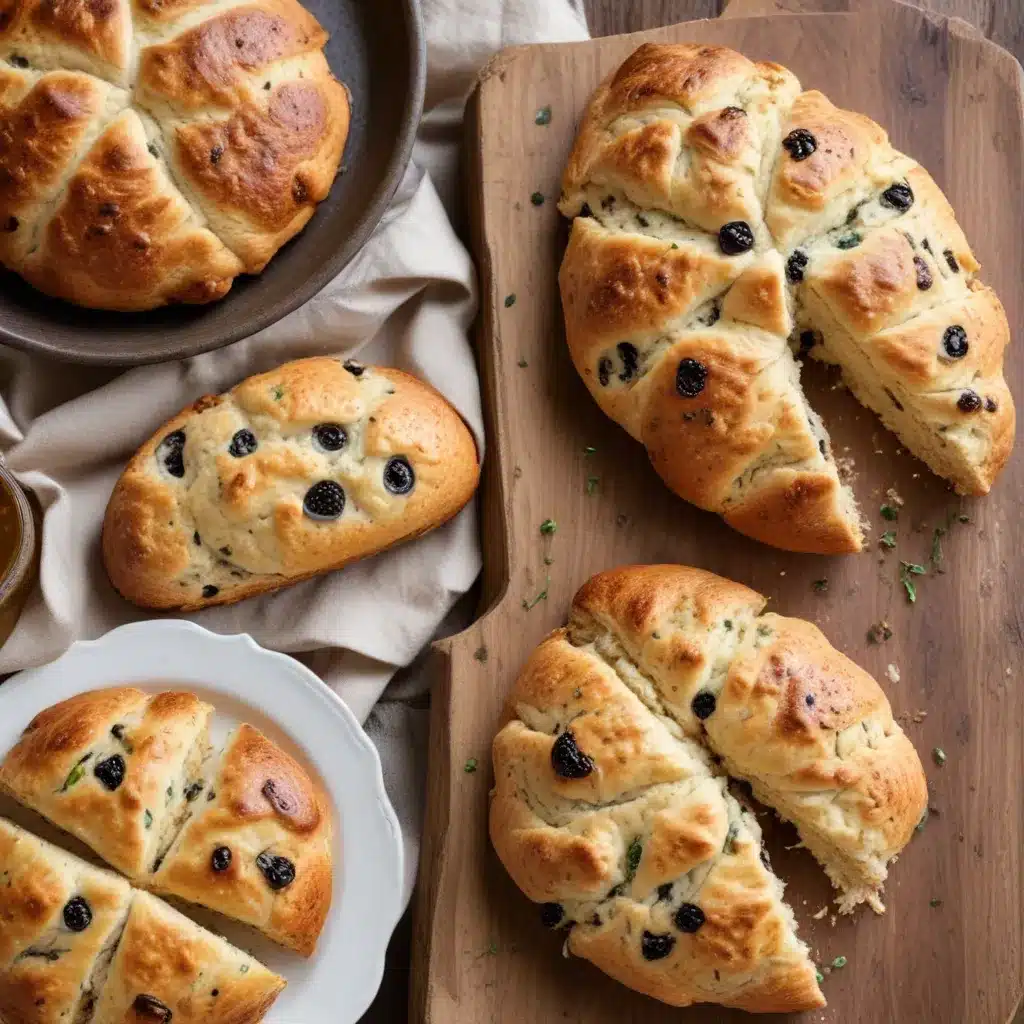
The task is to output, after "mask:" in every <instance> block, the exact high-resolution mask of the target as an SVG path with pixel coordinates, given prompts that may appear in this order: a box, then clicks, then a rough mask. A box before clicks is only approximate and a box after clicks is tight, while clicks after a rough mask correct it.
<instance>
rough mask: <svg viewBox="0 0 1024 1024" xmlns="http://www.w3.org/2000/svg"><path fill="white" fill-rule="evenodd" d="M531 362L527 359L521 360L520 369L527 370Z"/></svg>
mask: <svg viewBox="0 0 1024 1024" xmlns="http://www.w3.org/2000/svg"><path fill="white" fill-rule="evenodd" d="M529 365H530V364H529V363H528V362H527V361H526V360H525V359H520V360H519V369H521V370H525V369H526V368H527V367H528V366H529Z"/></svg>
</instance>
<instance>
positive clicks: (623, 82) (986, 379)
mask: <svg viewBox="0 0 1024 1024" xmlns="http://www.w3.org/2000/svg"><path fill="white" fill-rule="evenodd" d="M559 208H560V209H561V211H562V212H563V213H564V214H565V215H566V216H567V217H571V218H573V223H572V230H571V233H570V238H569V245H568V248H567V250H566V253H565V257H564V260H563V262H562V266H561V272H560V275H559V283H560V287H561V294H562V305H563V309H564V313H565V327H566V337H567V339H568V343H569V349H570V351H571V354H572V358H573V362H574V363H575V365H576V369H577V370H578V371H579V373H580V375H581V377H582V378H583V380H584V382H585V384H586V385H587V387H588V389H589V390H590V392H591V394H592V395H593V396H594V398H595V399H596V400H597V402H598V404H599V405H600V406H601V408H602V409H603V410H604V411H605V413H607V414H608V416H610V417H611V418H612V419H613V420H615V421H616V422H617V423H619V424H620V425H621V426H623V427H624V428H625V429H626V430H628V431H629V433H630V434H631V435H632V436H633V437H635V438H636V439H637V440H638V441H640V442H642V443H643V444H644V445H645V447H646V449H647V452H648V455H649V456H650V459H651V462H652V463H653V465H654V468H655V469H656V470H657V471H658V473H659V474H660V475H661V477H662V478H663V479H664V480H665V482H666V483H667V484H668V486H669V487H671V488H672V490H674V491H675V492H676V493H677V494H679V495H681V496H682V497H684V498H686V499H687V500H688V501H691V502H693V503H694V504H696V505H699V506H700V507H701V508H705V509H708V510H710V511H712V512H716V513H718V514H719V515H721V516H722V517H723V518H724V519H725V520H726V521H727V522H728V523H729V524H730V525H732V526H733V527H735V528H736V529H737V530H739V531H741V532H742V533H745V534H747V535H748V536H750V537H753V538H755V539H757V540H761V541H764V542H765V543H768V544H773V545H775V546H776V547H780V548H785V549H787V550H792V551H804V552H819V553H822V554H840V553H845V552H854V551H859V550H860V549H861V547H862V545H863V530H864V529H865V525H864V523H863V522H862V520H861V517H860V514H859V512H858V509H857V505H856V500H855V498H854V495H853V493H852V491H851V490H850V488H849V487H848V486H847V485H846V484H845V483H844V481H843V479H842V478H841V475H840V472H839V470H838V469H837V466H836V463H835V460H834V458H833V454H832V450H831V445H830V442H829V438H828V434H827V432H826V430H825V428H824V426H823V424H822V422H821V420H820V418H819V417H818V415H817V414H816V413H815V412H814V410H813V409H811V408H810V406H809V405H808V404H807V401H806V399H805V397H804V394H803V391H802V389H801V387H800V362H799V361H798V358H797V357H798V356H799V357H802V356H807V355H810V357H811V358H814V359H819V360H821V361H823V362H827V363H835V364H838V365H839V366H840V367H841V368H842V372H843V377H844V380H845V382H846V384H847V385H848V386H849V388H850V390H851V391H852V392H853V394H854V395H855V396H856V397H857V398H858V399H859V400H860V401H861V402H862V403H863V404H864V405H866V406H867V407H868V408H870V409H872V410H873V411H874V412H876V413H877V414H878V416H879V417H880V418H881V420H882V422H883V423H884V424H885V426H887V427H888V428H889V429H890V430H892V431H893V432H894V433H895V434H897V436H898V437H899V438H900V440H901V441H902V442H903V443H904V445H905V446H906V447H907V448H908V449H909V450H910V451H911V452H913V453H914V454H915V455H917V456H918V457H919V458H921V459H923V460H924V461H925V462H926V463H927V464H928V465H929V467H931V469H932V470H934V472H936V473H937V474H938V475H939V476H942V477H945V478H946V479H948V480H949V481H950V482H951V483H952V484H953V486H954V487H955V488H956V490H957V491H958V492H960V493H962V494H973V495H980V494H985V493H987V492H988V490H989V488H990V487H991V486H992V482H993V481H994V480H995V478H996V476H997V475H998V473H999V471H1000V470H1001V469H1002V467H1003V465H1004V463H1005V462H1006V460H1007V458H1008V457H1009V453H1010V450H1011V448H1012V445H1013V435H1014V420H1015V413H1014V405H1013V399H1012V397H1011V395H1010V392H1009V391H1008V389H1007V386H1006V381H1005V380H1004V378H1003V350H1004V349H1005V347H1006V345H1007V343H1008V341H1009V329H1008V325H1007V321H1006V315H1005V313H1004V311H1003V308H1002V306H1001V304H1000V302H999V299H998V298H997V297H996V295H995V293H994V292H993V291H992V290H991V289H990V288H988V287H986V286H985V285H984V284H983V283H982V282H981V281H980V279H979V278H978V277H977V273H978V269H979V267H978V262H977V260H976V259H975V258H974V255H973V254H972V252H971V249H970V246H969V245H968V243H967V240H966V238H965V237H964V233H963V231H962V230H961V229H960V227H959V225H958V224H957V222H956V218H955V216H954V213H953V211H952V209H951V208H950V205H949V203H948V202H947V201H946V198H945V196H944V195H943V194H942V192H941V191H940V189H939V188H938V186H937V185H936V184H935V182H934V181H933V180H932V179H931V177H930V176H929V174H928V172H927V171H925V170H924V168H922V167H921V166H920V165H918V164H917V163H916V162H915V161H914V160H913V159H911V158H910V157H908V156H905V155H903V154H902V153H899V152H897V151H896V150H895V149H893V147H892V146H891V145H890V143H889V140H888V137H887V135H886V133H885V132H884V131H883V130H882V129H881V128H880V127H879V126H878V125H877V124H875V123H874V122H873V121H871V120H869V119H868V118H867V117H864V116H863V115H861V114H856V113H851V112H849V111H845V110H840V109H838V108H836V107H834V106H833V105H832V104H831V103H830V102H829V101H828V99H826V98H825V96H823V95H822V94H821V93H820V92H801V89H800V83H799V82H798V81H797V80H796V78H795V77H794V76H793V75H792V74H791V73H790V72H789V71H787V70H786V69H785V68H783V67H780V66H779V65H777V64H768V63H756V64H755V63H753V62H752V61H749V60H747V58H746V57H744V56H742V55H741V54H739V53H736V52H735V51H733V50H729V49H725V48H724V47H719V46H706V45H696V44H680V45H656V44H645V45H644V46H642V47H640V49H638V50H637V51H636V52H635V53H634V54H633V55H632V56H631V57H630V58H629V59H628V60H626V62H625V63H624V64H623V65H622V66H621V67H620V68H619V69H618V70H617V71H616V72H615V73H614V74H612V75H611V76H610V77H609V78H608V79H607V80H606V81H605V82H604V83H603V84H602V85H601V86H600V88H599V89H598V90H597V92H596V93H595V95H594V97H593V99H592V100H591V103H590V105H589V107H588V109H587V111H586V113H585V114H584V117H583V120H582V123H581V126H580V129H579V134H578V136H577V139H576V144H575V147H574V149H573V151H572V154H571V156H570V159H569V163H568V166H567V168H566V171H565V175H564V179H563V184H562V198H561V202H560V204H559Z"/></svg>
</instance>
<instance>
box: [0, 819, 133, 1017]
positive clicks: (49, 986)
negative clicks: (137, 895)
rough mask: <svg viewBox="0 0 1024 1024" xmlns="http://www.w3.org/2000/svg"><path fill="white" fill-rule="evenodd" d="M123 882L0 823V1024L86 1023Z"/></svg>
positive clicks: (109, 951)
mask: <svg viewBox="0 0 1024 1024" xmlns="http://www.w3.org/2000/svg"><path fill="white" fill-rule="evenodd" d="M130 904H131V888H130V887H129V885H128V883H127V882H125V881H123V880H122V879H120V878H118V877H117V876H116V875H114V874H111V873H110V872H108V871H101V870H100V869H98V868H94V867H92V866H91V865H89V864H86V863H85V862H84V861H82V860H79V859H78V858H77V857H72V856H70V855H69V854H67V853H65V852H64V851H63V850H60V849H58V848H57V847H56V846H52V845H51V844H50V843H47V842H44V841H43V840H41V839H37V838H36V837H35V836H33V835H32V834H31V833H29V832H26V831H24V830H23V829H21V828H19V827H18V826H17V825H14V824H13V823H11V822H9V821H6V820H5V819H3V818H0V1021H4V1024H88V1022H89V1021H90V1020H91V1019H92V1011H93V1007H94V1004H95V1001H96V999H97V997H98V995H99V992H100V990H101V989H102V987H103V983H104V979H105V977H106V972H107V968H108V967H109V965H110V958H111V957H112V956H113V953H114V947H115V944H116V943H117V940H118V938H119V937H120V935H121V929H122V928H123V927H124V923H125V919H126V918H127V916H128V909H129V906H130Z"/></svg>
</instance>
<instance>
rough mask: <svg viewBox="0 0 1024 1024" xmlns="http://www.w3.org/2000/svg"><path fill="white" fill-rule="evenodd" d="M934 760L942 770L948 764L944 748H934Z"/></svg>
mask: <svg viewBox="0 0 1024 1024" xmlns="http://www.w3.org/2000/svg"><path fill="white" fill-rule="evenodd" d="M932 760H933V761H934V762H935V763H936V764H937V765H938V766H939V767H940V768H941V767H942V766H943V765H944V764H945V763H946V752H945V751H944V750H943V749H942V747H932Z"/></svg>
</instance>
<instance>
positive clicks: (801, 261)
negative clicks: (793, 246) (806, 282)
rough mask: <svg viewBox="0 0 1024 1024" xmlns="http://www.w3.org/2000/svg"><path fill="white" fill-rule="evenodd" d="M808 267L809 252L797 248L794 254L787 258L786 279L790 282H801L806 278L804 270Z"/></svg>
mask: <svg viewBox="0 0 1024 1024" xmlns="http://www.w3.org/2000/svg"><path fill="white" fill-rule="evenodd" d="M806 269H807V253H805V252H804V251H803V250H801V249H797V250H796V251H795V252H794V253H793V255H792V256H790V257H789V259H788V260H786V280H787V281H788V282H789V283H790V284H799V283H800V282H801V281H802V280H803V279H804V271H805V270H806Z"/></svg>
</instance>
